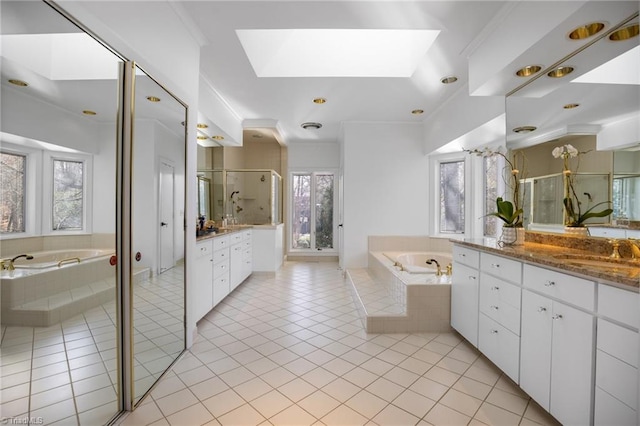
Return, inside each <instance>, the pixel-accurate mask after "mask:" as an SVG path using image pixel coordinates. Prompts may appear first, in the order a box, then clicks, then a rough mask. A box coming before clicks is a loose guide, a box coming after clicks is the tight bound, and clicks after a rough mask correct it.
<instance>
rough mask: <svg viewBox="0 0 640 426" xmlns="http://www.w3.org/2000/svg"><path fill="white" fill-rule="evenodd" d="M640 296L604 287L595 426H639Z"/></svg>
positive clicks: (601, 292)
mask: <svg viewBox="0 0 640 426" xmlns="http://www.w3.org/2000/svg"><path fill="white" fill-rule="evenodd" d="M638 306H640V294H638V293H637V292H631V291H628V290H623V289H619V288H616V287H611V286H607V285H602V284H600V285H599V286H598V325H597V326H598V335H597V342H596V388H595V410H594V424H595V425H603V426H604V425H611V424H615V425H619V426H626V425H637V424H640V418H639V413H638V350H639V349H638V327H640V310H639V309H638Z"/></svg>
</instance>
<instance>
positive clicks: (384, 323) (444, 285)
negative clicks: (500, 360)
mask: <svg viewBox="0 0 640 426" xmlns="http://www.w3.org/2000/svg"><path fill="white" fill-rule="evenodd" d="M346 276H347V282H348V283H349V285H350V289H351V292H352V296H353V299H354V302H355V304H356V307H357V308H358V312H359V313H360V319H361V321H362V323H363V326H364V327H365V329H366V331H367V332H369V333H409V332H447V331H450V330H451V326H450V318H451V315H450V311H451V277H450V276H440V277H438V276H436V275H435V274H433V273H430V274H415V273H414V274H409V273H407V272H401V271H398V270H397V269H396V268H394V267H393V262H392V261H391V260H390V259H389V258H388V257H387V256H385V255H384V254H383V253H382V252H371V253H369V268H362V269H349V270H347V272H346Z"/></svg>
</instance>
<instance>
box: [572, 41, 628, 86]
mask: <svg viewBox="0 0 640 426" xmlns="http://www.w3.org/2000/svg"><path fill="white" fill-rule="evenodd" d="M572 83H603V84H640V46H636V47H634V48H633V49H631V50H627V51H626V52H625V53H623V54H622V55H620V56H618V57H616V58H613V59H612V60H610V61H609V62H605V63H604V64H602V65H600V66H599V67H597V68H595V69H593V70H591V71H589V72H588V73H585V74H583V75H581V76H580V77H578V78H576V79H574V80H572Z"/></svg>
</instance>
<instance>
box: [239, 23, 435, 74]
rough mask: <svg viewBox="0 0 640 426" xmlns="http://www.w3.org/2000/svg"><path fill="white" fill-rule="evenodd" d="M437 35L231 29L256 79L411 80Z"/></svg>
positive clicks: (420, 31) (323, 30)
mask: <svg viewBox="0 0 640 426" xmlns="http://www.w3.org/2000/svg"><path fill="white" fill-rule="evenodd" d="M438 33H439V31H437V30H354V29H276V30H273V29H271V30H236V34H237V35H238V38H239V39H240V43H241V44H242V47H243V48H244V51H245V53H246V54H247V57H248V58H249V61H250V62H251V65H252V66H253V69H254V71H255V73H256V75H257V76H258V77H411V75H412V74H413V73H414V71H415V70H416V68H417V66H418V64H419V62H420V60H421V59H423V58H424V55H425V54H426V53H427V51H428V50H429V47H430V46H431V44H433V42H434V40H435V39H436V37H437V36H438Z"/></svg>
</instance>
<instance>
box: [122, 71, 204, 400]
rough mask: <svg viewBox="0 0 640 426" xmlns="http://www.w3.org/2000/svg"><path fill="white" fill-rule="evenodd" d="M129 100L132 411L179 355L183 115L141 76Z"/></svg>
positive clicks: (181, 340) (181, 336) (184, 112)
mask: <svg viewBox="0 0 640 426" xmlns="http://www.w3.org/2000/svg"><path fill="white" fill-rule="evenodd" d="M134 99H135V109H134V135H133V167H132V173H133V176H132V181H133V185H132V186H133V187H132V189H131V194H132V195H131V198H132V216H133V217H132V230H133V236H132V242H131V247H132V251H133V253H135V254H134V259H132V264H131V267H132V270H133V279H132V284H131V288H132V289H133V290H132V292H133V301H132V305H133V312H132V317H133V321H132V322H133V324H132V332H133V378H134V392H133V398H134V400H133V402H134V403H137V402H138V401H139V400H140V399H141V398H142V397H143V396H144V395H145V394H146V393H147V392H148V391H149V389H151V387H152V386H153V384H154V383H155V382H156V381H157V380H158V379H159V378H160V376H161V375H162V374H163V373H164V371H165V370H166V369H167V368H169V366H170V365H171V364H172V363H173V362H174V361H175V360H176V359H177V358H178V356H179V355H180V354H181V353H182V351H183V350H184V349H185V323H184V319H185V292H184V287H185V271H184V258H185V247H184V241H185V233H184V210H185V152H186V150H185V141H186V138H185V136H186V135H185V127H184V126H183V125H182V123H184V122H185V120H186V117H187V109H186V107H185V106H184V105H183V104H182V103H181V102H180V101H179V100H177V99H176V98H175V97H174V96H173V95H172V94H171V93H169V92H168V91H167V90H166V89H165V88H164V87H162V86H161V85H160V84H158V83H157V82H156V81H154V80H153V79H152V78H151V77H149V76H148V75H147V74H145V73H144V71H142V70H141V69H140V68H137V69H136V77H135V93H134ZM191 182H192V181H191ZM138 254H139V256H138Z"/></svg>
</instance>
